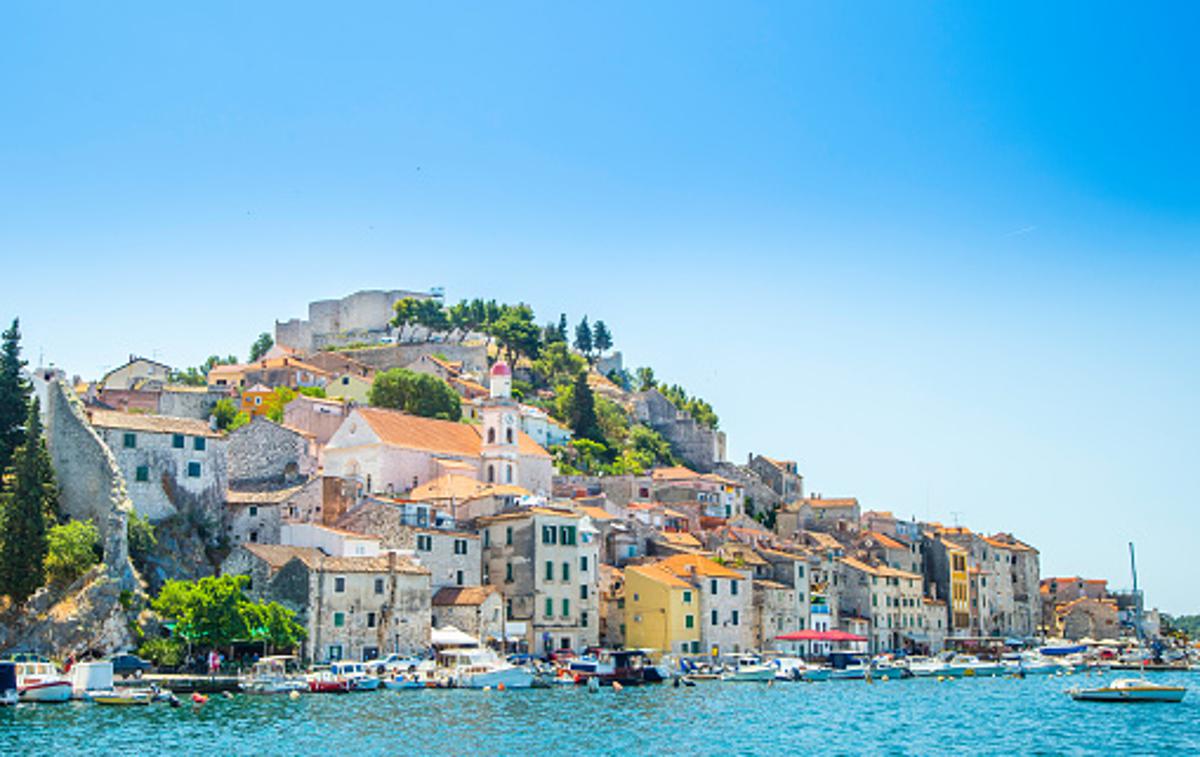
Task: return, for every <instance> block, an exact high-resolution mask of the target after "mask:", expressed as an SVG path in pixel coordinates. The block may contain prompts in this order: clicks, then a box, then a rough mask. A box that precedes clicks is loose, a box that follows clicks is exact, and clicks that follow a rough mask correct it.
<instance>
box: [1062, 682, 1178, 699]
mask: <svg viewBox="0 0 1200 757" xmlns="http://www.w3.org/2000/svg"><path fill="white" fill-rule="evenodd" d="M1186 693H1187V689H1186V688H1185V687H1183V686H1160V685H1158V684H1155V683H1151V682H1149V681H1147V680H1146V679H1145V678H1118V679H1117V680H1115V681H1113V682H1112V683H1110V684H1108V685H1107V686H1099V687H1096V688H1092V689H1081V688H1078V687H1077V688H1074V689H1069V690H1068V691H1067V694H1068V695H1070V697H1071V698H1072V699H1074V700H1075V701H1077V702H1182V701H1183V695H1184V694H1186Z"/></svg>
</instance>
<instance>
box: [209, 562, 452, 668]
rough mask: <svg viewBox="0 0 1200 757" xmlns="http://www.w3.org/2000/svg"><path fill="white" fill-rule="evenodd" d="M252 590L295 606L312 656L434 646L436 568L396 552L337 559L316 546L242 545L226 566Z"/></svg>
mask: <svg viewBox="0 0 1200 757" xmlns="http://www.w3.org/2000/svg"><path fill="white" fill-rule="evenodd" d="M222 573H224V574H227V575H247V576H249V577H250V587H249V591H248V593H249V594H250V595H251V596H253V597H255V598H257V599H263V600H267V601H276V602H279V603H280V604H282V605H284V606H285V607H287V608H289V609H291V610H293V611H294V612H296V614H297V616H298V621H299V622H300V623H301V624H302V625H303V626H304V627H305V629H306V630H307V631H308V637H307V638H306V639H305V641H304V650H303V654H304V657H305V658H306V659H308V660H311V661H313V662H324V661H329V660H340V659H359V660H372V659H375V658H377V657H380V656H381V655H386V654H390V653H396V654H401V655H409V654H413V653H417V652H421V651H424V650H425V649H427V648H428V646H429V627H430V615H431V599H432V594H431V591H430V587H429V571H427V570H426V569H424V568H421V567H419V566H417V565H414V564H413V563H412V562H410V561H409V560H407V559H405V558H403V557H401V556H399V555H397V554H395V553H394V552H389V553H387V554H384V555H378V556H374V557H338V556H333V555H327V554H325V553H324V552H322V551H321V550H320V549H317V548H315V547H294V546H283V545H278V544H243V545H241V546H239V547H237V548H235V549H234V551H233V552H232V553H231V554H230V555H229V557H228V558H226V560H225V562H224V564H223V565H222Z"/></svg>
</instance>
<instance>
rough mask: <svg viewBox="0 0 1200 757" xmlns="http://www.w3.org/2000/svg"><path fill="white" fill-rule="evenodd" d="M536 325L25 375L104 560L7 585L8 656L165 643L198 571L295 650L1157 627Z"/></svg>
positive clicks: (784, 645)
mask: <svg viewBox="0 0 1200 757" xmlns="http://www.w3.org/2000/svg"><path fill="white" fill-rule="evenodd" d="M477 302H478V301H477ZM489 308H495V309H497V310H502V311H504V312H502V313H498V314H494V315H493V316H489V315H488V314H487V312H486V311H487V310H488V309H489ZM522 308H524V310H522ZM472 310H478V311H480V312H479V313H476V314H475V315H472V313H471V311H472ZM531 324H532V311H531V310H530V309H529V308H528V307H527V306H514V307H512V308H508V306H496V304H495V303H481V305H480V306H477V307H476V306H474V304H473V303H466V302H464V303H461V304H460V305H458V306H452V307H449V308H447V307H446V306H445V305H444V304H443V303H442V297H441V293H440V292H412V291H402V290H398V291H364V292H358V293H355V294H352V295H350V296H347V297H344V298H342V299H339V300H329V301H321V302H314V303H312V304H311V305H310V306H309V308H308V317H307V318H304V319H297V318H290V319H287V320H282V321H279V322H277V323H276V324H275V328H274V333H273V334H268V335H264V336H266V337H267V338H265V339H262V340H260V342H259V343H256V345H255V350H254V353H255V354H253V359H252V360H249V361H247V362H238V361H236V360H233V359H228V360H222V359H219V358H218V359H210V363H209V364H208V365H207V366H202V369H195V368H193V369H186V368H180V367H178V366H170V365H165V364H163V363H161V362H159V361H157V360H155V359H151V358H147V357H144V356H138V355H130V356H128V359H127V360H123V361H121V362H120V364H119V365H117V366H116V367H114V368H112V370H109V371H108V372H107V373H106V374H104V375H103V376H99V377H95V378H94V379H86V378H80V377H76V376H71V377H69V376H68V374H67V373H66V372H65V371H64V370H62V369H60V368H58V367H45V366H35V367H32V368H26V369H23V370H22V375H23V377H24V380H25V381H27V382H28V385H29V387H30V389H31V395H30V396H31V398H32V400H36V407H38V408H39V413H40V418H41V424H42V425H43V426H44V432H43V433H44V439H45V446H46V450H47V452H48V455H49V459H50V460H51V461H52V465H53V480H54V486H55V487H56V488H55V492H56V493H55V498H56V503H55V506H56V508H57V511H58V512H59V513H60V516H59V518H60V520H61V521H62V522H63V523H69V522H86V523H89V524H91V525H92V526H93V527H94V530H95V534H96V539H97V544H96V547H97V552H98V554H99V555H100V559H99V560H98V561H97V562H96V564H94V565H92V566H90V567H87V570H86V571H84V572H81V574H80V575H79V576H77V577H74V580H73V581H72V582H71V583H70V584H69V585H67V586H66V587H62V586H60V587H58V588H55V587H52V586H51V587H47V588H39V589H36V590H35V591H33V592H32V593H31V596H30V597H29V598H28V599H27V600H25V603H24V606H22V605H21V603H19V602H16V601H10V603H9V605H8V606H7V607H6V608H5V610H4V612H5V613H7V615H6V617H7V618H9V619H10V620H11V622H6V624H5V628H4V630H3V631H0V649H10V650H11V649H34V650H36V651H38V652H40V653H44V654H52V655H55V656H57V657H60V658H65V657H66V656H67V655H74V656H83V655H85V654H89V653H90V654H111V653H114V652H126V651H136V650H138V649H140V648H144V645H145V644H146V642H147V639H150V638H153V637H155V636H159V637H168V638H169V637H170V624H164V623H161V622H159V621H156V620H155V619H154V618H153V615H154V613H153V612H152V611H151V609H150V608H151V607H152V603H153V601H154V598H155V597H157V596H159V593H160V592H162V591H163V587H164V586H170V585H172V582H178V581H197V580H200V579H203V578H205V577H206V576H245V577H247V578H248V580H246V582H245V587H246V593H247V595H248V596H249V597H251V598H253V599H254V600H257V601H262V602H265V603H274V604H277V605H278V606H282V607H284V608H286V609H287V610H289V611H290V612H291V613H294V617H295V619H296V623H297V624H298V625H299V626H301V627H302V629H303V632H302V633H300V634H299V635H298V638H300V639H302V641H301V642H300V644H299V646H298V648H297V649H296V650H295V651H296V652H297V653H298V654H299V656H301V657H302V658H304V659H305V660H308V661H311V662H330V661H338V660H362V661H370V660H374V659H377V658H383V657H386V656H388V655H402V656H407V655H417V654H421V653H423V652H424V651H425V650H427V649H428V648H429V646H430V643H431V636H432V635H434V634H436V633H438V631H439V629H445V628H450V627H452V628H454V629H457V630H459V631H461V632H463V633H465V634H468V635H470V636H471V637H474V638H476V639H479V640H482V641H483V642H485V643H487V644H488V645H490V646H493V647H495V648H497V649H501V650H503V651H504V652H507V653H528V654H531V655H535V656H549V655H555V654H562V653H564V652H566V651H570V652H572V653H582V652H583V651H584V650H588V649H592V648H597V647H599V648H605V649H638V650H646V651H647V652H649V653H652V654H654V655H662V654H671V655H675V656H680V657H688V656H693V657H705V658H711V659H727V658H730V657H732V656H736V655H738V654H740V653H744V652H749V651H755V652H771V651H775V652H788V653H796V654H802V655H805V656H809V655H827V654H829V653H830V652H831V651H832V646H831V645H832V643H833V642H832V641H831V639H834V638H836V632H844V633H845V634H848V635H850V636H848V637H847V638H850V637H851V636H852V637H854V638H856V639H859V641H857V642H855V643H854V644H852V645H851V646H850V647H849V648H850V649H854V650H856V651H859V652H862V653H869V654H882V653H897V654H910V655H936V654H938V653H940V652H942V651H943V650H947V649H956V650H970V651H979V650H984V649H987V648H989V645H993V644H997V643H999V644H1004V643H1010V644H1011V643H1022V642H1025V641H1030V640H1033V639H1049V638H1060V639H1065V640H1068V641H1077V640H1081V639H1090V640H1101V639H1116V638H1120V637H1129V636H1131V635H1133V634H1134V630H1133V626H1134V620H1135V617H1136V616H1138V615H1141V617H1142V623H1143V625H1144V631H1145V633H1147V634H1148V635H1150V636H1156V635H1157V634H1158V632H1159V621H1158V617H1157V613H1156V612H1154V611H1153V610H1152V609H1150V608H1149V607H1143V606H1142V595H1141V594H1140V593H1134V592H1124V593H1122V592H1116V591H1112V590H1110V589H1109V588H1108V585H1107V583H1106V581H1104V580H1099V579H1089V578H1082V577H1044V576H1043V575H1042V573H1041V569H1040V555H1039V551H1038V549H1037V546H1036V545H1033V544H1030V543H1028V542H1027V541H1025V540H1023V539H1022V538H1021V537H1020V536H1019V535H1018V533H1016V532H1018V531H1019V524H1013V525H1014V528H1013V532H1001V533H984V532H980V531H975V530H972V529H971V528H969V527H968V526H965V525H959V524H954V525H947V524H945V523H941V522H936V521H920V520H916V519H914V518H904V517H901V516H900V515H898V514H896V513H894V512H893V511H891V510H888V509H884V508H885V507H886V505H878V504H874V503H864V502H860V500H859V499H858V498H857V497H855V496H853V494H854V493H853V492H838V493H837V494H836V496H830V495H826V494H825V493H822V492H820V491H815V490H814V489H813V486H812V485H811V484H810V483H809V482H808V481H806V478H805V476H804V473H803V470H802V468H801V466H800V465H799V464H798V462H797V460H796V458H797V457H798V456H801V455H802V453H803V450H779V451H769V453H751V454H749V455H747V457H746V458H745V459H743V460H739V461H732V460H728V459H727V458H726V439H725V435H724V433H723V432H722V431H720V430H719V426H718V423H717V420H716V415H715V413H713V412H712V408H711V407H709V406H707V404H706V403H704V402H703V401H702V400H698V399H697V398H694V397H689V396H688V395H687V394H686V392H684V391H683V390H682V389H681V388H679V387H678V386H666V385H664V384H662V383H660V382H658V381H656V380H655V379H654V378H653V372H652V371H651V370H649V369H644V368H643V369H639V370H637V371H636V372H631V371H629V370H628V369H626V367H625V366H624V365H623V364H622V355H621V353H620V352H618V351H614V350H613V349H612V336H611V334H609V333H608V331H607V328H606V327H605V326H604V324H603V322H602V321H594V322H593V323H592V324H590V325H589V324H588V323H587V320H586V319H584V321H583V322H582V323H581V324H580V326H579V327H577V328H576V329H575V333H574V335H573V336H574V337H575V338H574V339H573V340H571V339H569V338H568V337H569V336H572V335H569V334H568V333H567V330H568V329H567V323H566V317H565V316H564V317H563V318H562V319H561V320H560V322H559V323H558V324H550V325H548V326H546V327H545V328H542V327H537V326H534V327H533V328H532V329H530V326H531ZM531 332H532V333H531ZM572 341H573V344H571V342H572ZM389 398H390V399H389ZM138 523H145V524H146V526H144V527H143V528H145V529H147V531H146V532H147V533H149V534H151V537H150V545H149V546H147V544H146V543H145V537H143V543H141V544H140V546H139V544H138V543H135V542H134V537H133V534H134V530H133V527H132V526H133V525H134V524H138ZM131 598H132V599H131ZM159 620H161V619H159ZM789 635H790V636H792V638H791V639H790V640H789V639H787V638H786V637H788V636H789ZM781 637H784V638H781ZM1013 640H1016V641H1015V642H1014V641H1013Z"/></svg>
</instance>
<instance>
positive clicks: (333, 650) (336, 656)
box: [329, 612, 342, 662]
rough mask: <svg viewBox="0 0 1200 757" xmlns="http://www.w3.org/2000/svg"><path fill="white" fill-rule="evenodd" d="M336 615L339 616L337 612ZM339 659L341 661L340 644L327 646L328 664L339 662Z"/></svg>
mask: <svg viewBox="0 0 1200 757" xmlns="http://www.w3.org/2000/svg"><path fill="white" fill-rule="evenodd" d="M338 615H341V613H340V612H339V613H338ZM335 620H336V618H335ZM340 659H342V645H341V644H330V645H329V660H330V662H333V661H336V660H340Z"/></svg>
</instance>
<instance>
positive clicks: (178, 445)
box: [171, 434, 183, 449]
mask: <svg viewBox="0 0 1200 757" xmlns="http://www.w3.org/2000/svg"><path fill="white" fill-rule="evenodd" d="M171 446H172V447H174V448H175V449H183V434H175V436H173V437H171Z"/></svg>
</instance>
